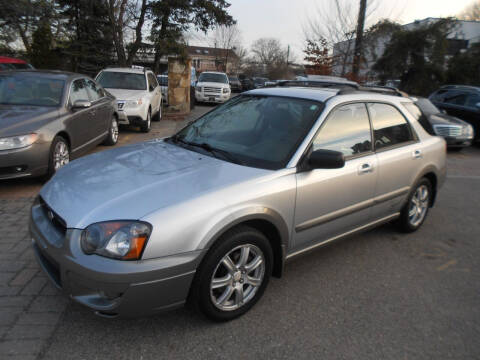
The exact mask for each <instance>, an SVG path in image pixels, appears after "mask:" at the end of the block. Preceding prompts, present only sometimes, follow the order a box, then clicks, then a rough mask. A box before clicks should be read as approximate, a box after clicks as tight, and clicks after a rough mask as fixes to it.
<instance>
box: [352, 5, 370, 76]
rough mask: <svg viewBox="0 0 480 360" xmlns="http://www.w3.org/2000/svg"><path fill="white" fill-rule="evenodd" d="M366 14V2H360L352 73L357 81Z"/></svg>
mask: <svg viewBox="0 0 480 360" xmlns="http://www.w3.org/2000/svg"><path fill="white" fill-rule="evenodd" d="M366 12H367V0H360V11H359V13H358V22H357V34H356V38H355V49H354V53H353V66H352V73H353V76H354V77H355V79H354V80H357V79H358V73H359V71H360V61H361V59H362V50H363V28H364V27H365V13H366Z"/></svg>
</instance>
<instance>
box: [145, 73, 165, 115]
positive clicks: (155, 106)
mask: <svg viewBox="0 0 480 360" xmlns="http://www.w3.org/2000/svg"><path fill="white" fill-rule="evenodd" d="M147 79H148V91H149V92H150V94H151V96H152V100H151V105H152V115H154V114H156V113H157V111H158V110H159V109H160V99H161V98H162V93H161V90H160V86H158V81H157V78H156V77H155V75H154V74H153V73H152V72H148V73H147Z"/></svg>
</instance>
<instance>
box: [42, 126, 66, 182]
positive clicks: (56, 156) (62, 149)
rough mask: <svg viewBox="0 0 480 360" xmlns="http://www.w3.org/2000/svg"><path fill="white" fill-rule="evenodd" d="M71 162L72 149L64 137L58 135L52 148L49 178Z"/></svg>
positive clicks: (49, 160) (49, 161)
mask: <svg viewBox="0 0 480 360" xmlns="http://www.w3.org/2000/svg"><path fill="white" fill-rule="evenodd" d="M69 162H70V148H69V146H68V142H67V140H65V138H64V137H62V136H60V135H57V136H55V138H54V139H53V141H52V145H51V146H50V157H49V159H48V172H47V177H48V178H50V177H51V176H52V175H53V174H55V173H56V172H57V170H58V169H60V168H61V167H62V166H64V165H67V164H68V163H69Z"/></svg>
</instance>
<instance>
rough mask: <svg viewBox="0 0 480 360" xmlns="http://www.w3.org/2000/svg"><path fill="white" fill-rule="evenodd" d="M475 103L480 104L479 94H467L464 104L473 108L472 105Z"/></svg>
mask: <svg viewBox="0 0 480 360" xmlns="http://www.w3.org/2000/svg"><path fill="white" fill-rule="evenodd" d="M477 104H480V95H478V94H469V95H468V96H467V102H466V104H465V106H468V107H471V108H474V107H477Z"/></svg>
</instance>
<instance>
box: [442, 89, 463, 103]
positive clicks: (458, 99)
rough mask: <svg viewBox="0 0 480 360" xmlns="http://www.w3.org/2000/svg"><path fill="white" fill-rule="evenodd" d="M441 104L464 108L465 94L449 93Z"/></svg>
mask: <svg viewBox="0 0 480 360" xmlns="http://www.w3.org/2000/svg"><path fill="white" fill-rule="evenodd" d="M443 102H444V103H447V104H452V105H459V106H464V105H465V103H466V102H467V94H465V93H459V92H456V91H455V92H450V93H448V94H446V95H445V96H444V98H443Z"/></svg>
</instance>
